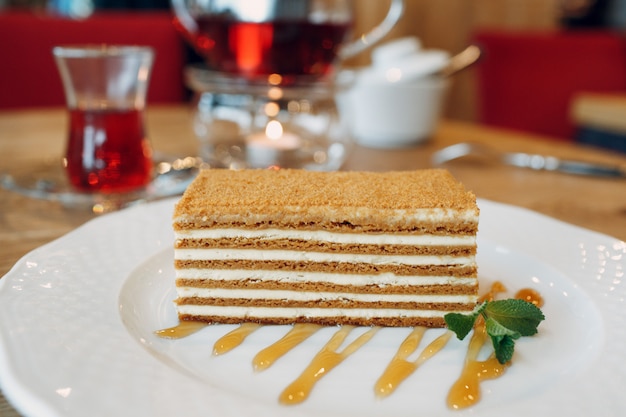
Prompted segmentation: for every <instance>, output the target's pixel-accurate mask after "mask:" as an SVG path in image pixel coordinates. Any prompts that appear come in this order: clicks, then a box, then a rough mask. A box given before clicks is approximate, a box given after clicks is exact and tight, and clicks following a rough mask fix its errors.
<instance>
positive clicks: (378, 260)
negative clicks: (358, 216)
mask: <svg viewBox="0 0 626 417" xmlns="http://www.w3.org/2000/svg"><path fill="white" fill-rule="evenodd" d="M174 259H176V260H181V261H239V260H241V261H292V262H320V263H321V262H339V263H367V264H373V265H468V264H473V263H474V262H475V257H474V256H432V255H428V256H420V255H367V254H352V253H326V252H309V251H291V250H257V249H205V248H202V249H176V250H175V251H174Z"/></svg>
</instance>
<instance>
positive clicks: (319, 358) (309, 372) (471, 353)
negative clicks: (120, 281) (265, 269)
mask: <svg viewBox="0 0 626 417" xmlns="http://www.w3.org/2000/svg"><path fill="white" fill-rule="evenodd" d="M502 292H506V288H505V286H504V285H503V284H502V283H501V282H499V281H496V282H494V283H493V284H492V286H491V288H490V289H489V291H488V292H487V293H486V294H484V295H483V296H481V297H480V298H479V301H480V302H483V301H491V300H494V299H495V298H496V296H497V294H498V293H502ZM515 298H518V299H522V300H525V301H528V302H531V303H533V304H535V305H536V306H537V307H541V306H543V304H544V300H543V297H542V296H541V294H539V292H537V291H535V290H533V289H530V288H524V289H521V290H519V291H518V292H517V293H516V294H515ZM207 325H208V324H207V323H204V322H197V321H182V322H180V323H179V324H178V325H177V326H174V327H170V328H167V329H163V330H157V331H155V332H154V333H155V334H156V335H157V336H159V337H162V338H167V339H179V338H183V337H186V336H189V335H191V334H193V333H195V332H197V331H199V330H201V329H203V328H204V327H206V326H207ZM261 326H262V325H260V324H257V323H243V324H241V325H240V326H239V327H237V328H236V329H234V330H232V331H230V332H229V333H227V334H226V335H224V336H222V337H221V338H220V339H218V340H217V341H216V342H215V344H214V346H213V353H214V354H215V355H221V354H224V353H226V352H229V351H231V350H232V349H234V348H236V347H237V346H239V345H241V344H242V343H243V342H244V340H245V339H246V337H248V336H249V335H250V334H251V333H253V332H254V331H255V330H257V329H258V328H260V327H261ZM322 327H323V326H320V325H315V324H307V323H299V324H295V325H293V327H292V328H291V330H290V331H289V332H287V334H285V335H284V336H283V337H282V338H281V339H280V340H278V341H277V342H275V343H273V344H272V345H270V346H268V347H266V348H265V349H263V350H261V351H260V352H258V353H257V354H256V356H255V357H254V359H253V361H252V366H253V368H254V370H255V371H262V370H265V369H267V368H269V367H270V366H271V365H272V364H274V363H275V362H276V361H277V360H278V359H280V358H281V357H282V356H283V355H285V354H286V353H288V352H289V351H290V350H292V349H293V348H295V347H296V346H298V345H299V344H300V343H302V342H303V341H305V340H306V339H307V338H309V337H310V336H311V335H313V334H314V333H315V332H317V331H318V330H319V329H321V328H322ZM354 329H355V326H341V327H340V328H339V330H338V331H337V332H335V334H334V335H333V336H332V337H331V339H330V340H329V341H328V343H326V345H324V347H322V349H321V350H320V351H319V352H318V353H317V354H316V355H315V357H314V358H313V359H312V360H311V362H310V363H309V365H308V366H307V368H306V369H305V370H304V371H303V372H302V373H301V374H300V376H299V377H298V378H296V380H294V381H293V382H292V383H291V384H290V385H289V386H288V387H287V388H285V390H284V391H283V392H282V393H281V395H280V397H279V401H280V402H281V403H282V404H287V405H292V404H299V403H301V402H303V401H304V400H306V399H307V398H308V397H309V395H310V393H311V391H312V389H313V387H314V386H315V384H316V383H317V381H319V380H320V378H321V377H323V376H324V375H326V374H328V373H329V372H330V371H331V370H332V369H334V368H335V367H336V366H337V365H339V364H340V363H341V362H343V360H344V359H346V358H347V357H348V356H350V355H351V354H353V353H354V352H356V351H357V350H358V349H359V348H361V347H362V346H363V345H365V344H366V343H367V342H368V341H369V340H370V339H371V338H372V337H373V336H374V335H375V334H376V332H377V331H378V330H379V329H380V328H379V327H372V328H371V329H370V330H368V331H367V332H365V333H363V334H361V335H360V336H359V337H358V338H356V339H355V340H354V341H352V342H351V343H350V344H348V346H346V347H345V348H344V349H343V350H342V351H337V350H338V349H339V348H340V347H341V345H342V344H343V342H344V341H345V339H346V338H347V337H348V335H349V334H350V333H351V332H352V331H353V330H354ZM426 330H428V329H427V328H425V327H415V328H414V329H413V331H412V332H411V333H410V334H409V335H408V336H407V337H406V338H405V340H404V341H403V342H402V344H401V345H400V347H399V348H398V351H397V352H396V354H395V356H394V357H393V359H392V360H391V362H390V363H389V365H388V366H387V368H386V369H385V371H384V372H383V374H382V375H381V377H380V378H379V379H378V381H377V382H376V384H375V386H374V392H375V394H376V396H377V397H381V398H382V397H387V396H389V395H391V394H392V393H393V392H394V391H395V390H396V388H397V387H398V386H399V385H400V384H401V383H402V382H403V381H404V380H405V379H406V378H408V377H409V376H410V375H411V374H412V373H413V372H415V370H417V368H419V367H420V366H421V365H422V364H424V362H426V361H427V360H429V359H430V358H432V357H433V356H435V355H436V354H437V353H438V352H440V351H441V350H442V349H443V348H444V347H445V345H446V344H447V343H448V341H449V340H450V338H451V337H452V335H453V333H452V332H451V331H446V332H445V333H443V334H442V335H441V336H439V337H437V338H436V339H435V340H433V341H432V342H431V343H430V344H429V345H427V346H426V347H425V348H424V349H423V350H422V352H420V355H419V356H418V357H417V359H415V360H413V361H409V360H407V358H408V357H409V356H410V355H411V354H413V353H414V352H415V351H416V350H417V348H418V347H419V345H420V342H421V340H422V337H423V335H424V333H425V332H426ZM489 340H490V339H489V337H488V335H487V332H486V329H485V325H484V323H483V321H482V320H481V319H479V320H478V321H477V323H476V326H475V327H474V333H473V334H472V337H471V339H470V341H469V344H468V347H467V353H466V356H465V362H464V364H463V369H462V371H461V375H460V377H459V378H458V379H457V381H456V382H455V383H454V384H453V385H452V387H451V388H450V391H449V393H448V396H447V400H446V401H447V405H448V407H450V408H452V409H457V410H458V409H462V408H466V407H469V406H471V405H473V404H475V403H477V402H478V401H479V400H480V382H481V381H482V380H485V379H494V378H498V377H500V376H502V375H503V373H504V371H505V370H506V368H507V366H508V365H509V364H504V365H503V364H500V363H499V362H498V360H497V359H496V357H495V354H493V353H492V354H491V355H490V356H489V357H488V358H487V359H486V360H483V361H480V360H478V356H479V354H480V351H481V350H482V348H483V346H484V345H485V344H486V343H487V342H489Z"/></svg>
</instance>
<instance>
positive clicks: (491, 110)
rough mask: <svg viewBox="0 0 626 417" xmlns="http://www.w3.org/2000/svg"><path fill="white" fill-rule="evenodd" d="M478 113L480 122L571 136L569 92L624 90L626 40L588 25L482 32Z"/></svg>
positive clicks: (569, 138) (478, 37) (478, 40)
mask: <svg viewBox="0 0 626 417" xmlns="http://www.w3.org/2000/svg"><path fill="white" fill-rule="evenodd" d="M475 41H476V43H477V44H478V45H479V46H480V47H481V48H482V49H483V52H484V56H483V58H482V61H481V62H480V64H479V65H478V66H477V74H478V92H479V114H480V118H481V121H482V122H483V123H485V124H489V125H493V126H498V127H505V128H513V129H519V130H525V131H529V132H534V133H539V134H543V135H548V136H552V137H554V138H556V139H560V140H567V141H572V140H574V136H575V126H574V123H573V121H572V120H571V118H570V106H571V104H572V98H573V96H574V95H575V94H576V93H577V92H580V91H586V92H616V91H626V40H625V39H624V37H623V36H622V35H620V34H617V33H611V32H589V31H569V32H566V31H554V32H547V33H546V32H510V31H509V32H481V33H478V34H476V36H475Z"/></svg>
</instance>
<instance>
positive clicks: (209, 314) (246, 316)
mask: <svg viewBox="0 0 626 417" xmlns="http://www.w3.org/2000/svg"><path fill="white" fill-rule="evenodd" d="M178 311H179V318H180V320H193V321H205V322H208V323H225V324H239V323H242V322H245V321H253V322H258V323H264V324H292V323H296V322H297V323H315V324H321V325H329V326H333V325H337V324H351V325H354V326H393V327H400V326H425V327H443V326H444V325H445V321H444V319H443V316H444V315H445V314H447V313H449V311H436V310H414V309H409V310H398V309H389V310H384V309H378V308H372V309H358V310H355V309H343V308H274V307H266V308H249V307H233V306H230V307H220V306H197V305H184V306H178ZM459 312H460V313H465V312H463V311H459ZM468 312H469V311H468Z"/></svg>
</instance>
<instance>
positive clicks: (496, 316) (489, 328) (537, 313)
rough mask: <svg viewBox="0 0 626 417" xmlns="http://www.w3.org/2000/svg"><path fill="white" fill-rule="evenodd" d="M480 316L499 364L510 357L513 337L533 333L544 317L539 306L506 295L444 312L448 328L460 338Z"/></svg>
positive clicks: (512, 348) (512, 349)
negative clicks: (467, 310) (471, 307)
mask: <svg viewBox="0 0 626 417" xmlns="http://www.w3.org/2000/svg"><path fill="white" fill-rule="evenodd" d="M480 316H482V317H483V319H484V320H485V330H486V332H487V335H489V337H490V338H491V342H492V343H493V348H494V351H495V353H496V358H497V359H498V362H500V363H501V364H505V363H507V362H508V361H510V360H511V358H512V357H513V351H514V349H515V340H517V339H519V338H520V337H522V336H532V335H534V334H535V333H537V327H538V326H539V323H541V322H542V321H543V320H544V319H545V316H544V315H543V313H542V312H541V310H540V309H539V307H537V306H536V305H534V304H533V303H529V302H528V301H525V300H519V299H508V300H495V301H485V302H483V303H481V304H479V305H477V306H476V308H474V311H472V312H471V313H470V314H460V313H448V314H446V315H445V316H444V320H445V321H446V324H447V326H448V329H450V330H452V331H453V332H454V333H456V336H457V337H458V338H459V339H460V340H463V339H464V338H465V336H467V334H468V333H469V332H470V331H471V330H472V328H473V327H474V324H475V323H476V320H477V319H478V317H480Z"/></svg>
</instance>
